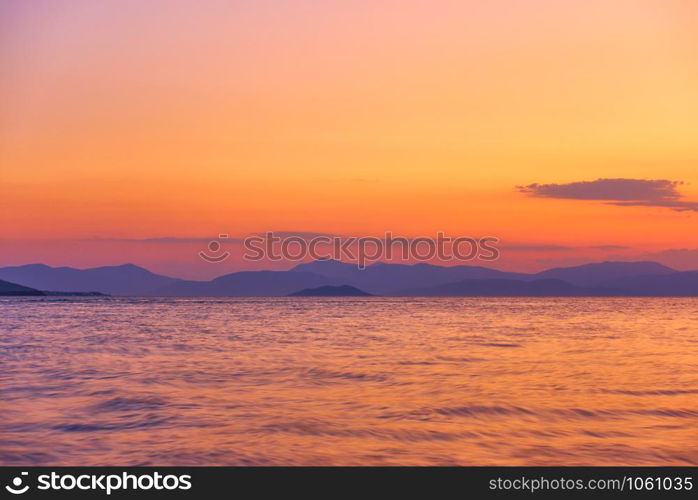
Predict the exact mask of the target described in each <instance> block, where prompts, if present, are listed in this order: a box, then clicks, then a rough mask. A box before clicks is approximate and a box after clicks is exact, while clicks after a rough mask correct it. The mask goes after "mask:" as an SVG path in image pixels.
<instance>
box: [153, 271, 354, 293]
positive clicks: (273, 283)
mask: <svg viewBox="0 0 698 500" xmlns="http://www.w3.org/2000/svg"><path fill="white" fill-rule="evenodd" d="M338 284H341V283H338V282H337V281H336V280H335V279H334V278H328V277H327V276H321V275H319V274H315V273H305V272H291V271H241V272H237V273H231V274H226V275H224V276H221V277H219V278H216V279H214V280H211V281H183V282H178V283H173V284H171V285H168V286H165V287H163V288H159V289H157V290H155V291H153V292H152V295H163V296H179V297H187V296H202V297H274V296H283V295H288V294H290V293H292V292H295V291H297V290H300V289H305V288H315V287H319V286H323V285H338Z"/></svg>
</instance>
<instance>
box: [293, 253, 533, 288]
mask: <svg viewBox="0 0 698 500" xmlns="http://www.w3.org/2000/svg"><path fill="white" fill-rule="evenodd" d="M292 271H296V272H307V271H310V272H313V273H316V274H321V275H324V276H331V277H334V278H337V279H343V280H345V283H348V284H351V285H352V286H356V287H358V288H361V289H362V290H365V291H367V292H369V293H372V294H377V295H391V294H398V293H399V292H400V291H402V290H404V289H406V288H417V287H427V286H434V285H440V284H445V283H450V282H453V281H456V280H462V279H507V278H508V279H529V275H526V274H521V273H508V272H504V271H498V270H496V269H489V268H487V267H480V266H464V265H463V266H436V265H433V264H426V263H419V264H414V265H409V264H386V263H383V262H377V263H375V264H371V265H370V266H367V267H366V269H359V268H358V267H357V266H356V264H348V263H344V262H338V261H335V260H321V261H314V262H309V263H306V264H300V265H298V266H296V267H294V268H293V269H292Z"/></svg>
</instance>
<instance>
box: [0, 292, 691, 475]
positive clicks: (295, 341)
mask: <svg viewBox="0 0 698 500" xmlns="http://www.w3.org/2000/svg"><path fill="white" fill-rule="evenodd" d="M0 363H1V366H0V408H1V411H0V417H1V418H0V464H1V465H20V466H32V465H44V466H60V465H121V466H127V465H156V466H164V465H183V466H184V465H514V466H520V465H540V466H546V465H570V466H571V465H698V446H696V444H697V443H698V299H696V298H414V297H409V298H385V297H366V298H317V297H306V298H120V297H13V298H9V297H6V298H1V299H0Z"/></svg>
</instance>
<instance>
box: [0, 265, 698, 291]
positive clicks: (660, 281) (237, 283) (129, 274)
mask: <svg viewBox="0 0 698 500" xmlns="http://www.w3.org/2000/svg"><path fill="white" fill-rule="evenodd" d="M0 280H7V281H8V282H10V283H9V284H10V285H13V284H17V285H14V286H21V287H26V288H29V289H34V290H35V291H39V290H52V291H55V292H100V293H105V294H110V295H128V296H175V297H191V296H213V297H254V296H286V295H291V294H294V293H296V292H300V291H304V290H308V289H316V288H320V287H340V286H349V287H354V288H356V289H359V290H360V291H363V292H366V293H368V294H371V295H396V296H536V297H538V296H567V297H569V296H599V297H605V296H655V295H656V296H698V271H676V270H674V269H671V268H669V267H666V266H663V265H661V264H658V263H656V262H600V263H594V264H585V265H582V266H574V267H562V268H555V269H549V270H546V271H542V272H540V273H531V274H529V273H512V272H504V271H498V270H496V269H489V268H486V267H480V266H465V265H459V266H451V267H448V266H436V265H433V264H415V265H406V264H386V263H376V264H373V265H371V266H368V267H367V268H366V269H363V270H361V269H358V268H357V266H356V265H355V264H349V263H344V262H338V261H332V260H323V261H314V262H309V263H304V264H300V265H298V266H296V267H294V268H293V269H291V270H288V271H241V272H236V273H231V274H226V275H223V276H220V277H218V278H216V279H213V280H210V281H190V280H182V279H177V278H171V277H168V276H162V275H159V274H154V273H152V272H150V271H148V270H147V269H143V268H142V267H138V266H135V265H133V264H124V265H121V266H107V267H97V268H92V269H75V268H71V267H50V266H47V265H44V264H31V265H25V266H15V267H4V268H0ZM1 290H2V288H1V287H0V292H1ZM40 293H41V292H40Z"/></svg>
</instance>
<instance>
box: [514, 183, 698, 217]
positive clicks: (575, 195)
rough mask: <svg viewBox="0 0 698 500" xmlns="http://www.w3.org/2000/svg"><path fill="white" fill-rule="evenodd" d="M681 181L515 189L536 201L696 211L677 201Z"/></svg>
mask: <svg viewBox="0 0 698 500" xmlns="http://www.w3.org/2000/svg"><path fill="white" fill-rule="evenodd" d="M682 184H683V182H681V181H670V180H666V179H656V180H646V179H597V180H595V181H580V182H570V183H567V184H537V183H536V184H529V185H527V186H516V188H517V189H518V190H519V192H521V193H524V194H527V195H529V196H534V197H537V198H559V199H567V200H601V201H606V202H607V204H609V205H616V206H624V207H628V206H641V207H665V208H670V209H672V210H676V211H679V212H685V211H693V212H698V202H694V201H685V200H682V199H681V193H679V192H678V189H677V188H678V186H681V185H682Z"/></svg>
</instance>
